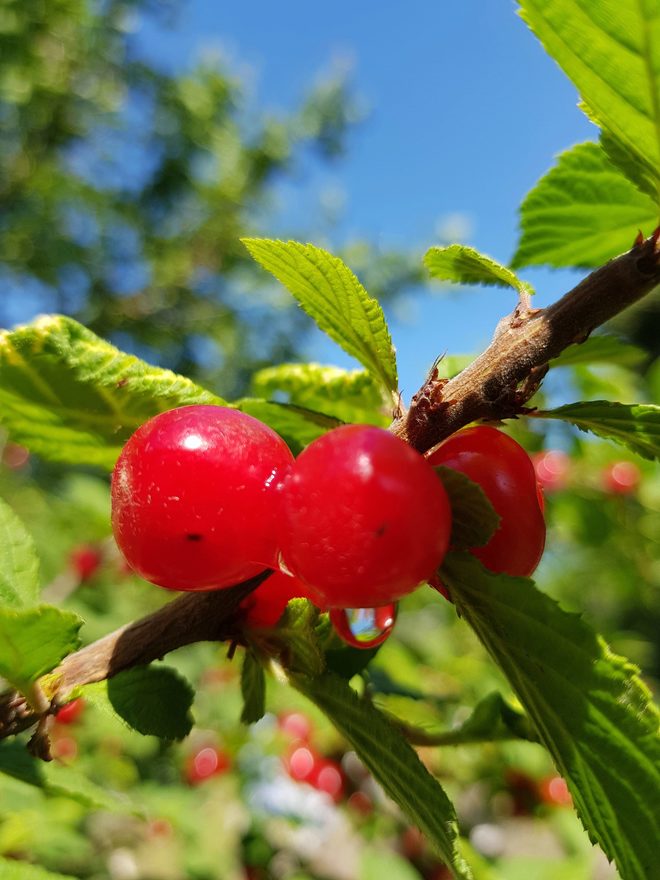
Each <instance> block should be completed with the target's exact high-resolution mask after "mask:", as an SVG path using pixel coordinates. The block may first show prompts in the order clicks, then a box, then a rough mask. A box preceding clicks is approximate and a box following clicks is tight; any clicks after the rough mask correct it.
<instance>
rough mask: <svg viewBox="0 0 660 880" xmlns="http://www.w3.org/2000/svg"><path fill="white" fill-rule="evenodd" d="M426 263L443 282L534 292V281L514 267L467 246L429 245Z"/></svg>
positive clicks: (431, 273) (434, 276)
mask: <svg viewBox="0 0 660 880" xmlns="http://www.w3.org/2000/svg"><path fill="white" fill-rule="evenodd" d="M424 263H425V264H426V268H427V269H428V270H429V273H430V275H431V276H432V277H433V278H438V279H440V280H441V281H450V282H452V283H455V284H487V285H493V286H495V287H512V288H513V289H514V290H515V291H517V292H518V293H526V294H531V293H534V289H533V288H532V286H531V284H528V283H527V282H526V281H521V280H520V278H518V276H517V275H516V274H515V272H512V271H511V269H507V267H506V266H502V265H501V264H500V263H497V262H496V261H495V260H493V259H491V257H487V256H485V254H480V253H479V251H475V249H474V248H471V247H467V246H466V245H462V244H450V245H448V246H447V247H432V248H429V250H428V251H427V252H426V256H425V257H424Z"/></svg>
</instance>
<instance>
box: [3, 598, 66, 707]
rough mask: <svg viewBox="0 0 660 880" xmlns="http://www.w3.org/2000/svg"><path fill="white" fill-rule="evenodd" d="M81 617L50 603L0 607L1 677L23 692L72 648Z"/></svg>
mask: <svg viewBox="0 0 660 880" xmlns="http://www.w3.org/2000/svg"><path fill="white" fill-rule="evenodd" d="M81 626H82V620H81V619H80V618H79V617H78V616H77V615H76V614H72V613H71V612H70V611H61V610H60V609H59V608H55V607H54V606H53V605H39V606H38V607H36V608H28V609H11V608H0V676H2V677H3V678H5V679H6V680H7V681H8V682H10V684H12V685H13V686H14V687H15V688H16V689H17V690H19V691H23V692H25V690H26V689H29V687H30V685H31V684H33V683H34V682H35V681H36V680H37V679H38V678H39V676H41V675H44V674H45V673H46V672H50V670H51V669H54V668H55V667H56V666H57V665H58V663H59V662H60V661H61V660H62V659H63V658H64V657H66V656H67V654H70V653H71V652H72V651H75V650H76V649H77V648H78V646H79V644H80V639H79V638H78V630H79V629H80V627H81Z"/></svg>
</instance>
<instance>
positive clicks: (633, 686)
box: [442, 554, 660, 880]
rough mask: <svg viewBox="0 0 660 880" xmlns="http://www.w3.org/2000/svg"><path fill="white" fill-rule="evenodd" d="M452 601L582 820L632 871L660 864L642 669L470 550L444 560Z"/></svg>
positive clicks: (657, 786)
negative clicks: (495, 666) (500, 672)
mask: <svg viewBox="0 0 660 880" xmlns="http://www.w3.org/2000/svg"><path fill="white" fill-rule="evenodd" d="M442 577H443V580H444V581H445V582H446V583H447V584H448V585H449V586H450V588H451V593H452V597H453V598H454V601H455V603H456V608H457V610H458V611H459V613H460V614H461V616H462V617H463V618H464V619H465V620H466V621H467V622H468V623H469V624H470V625H471V626H472V628H473V629H474V631H475V632H476V634H477V636H478V637H479V639H480V640H481V641H482V642H483V644H484V645H485V647H486V648H487V650H488V651H489V653H490V654H491V656H492V657H493V659H494V660H495V661H496V662H497V664H498V665H499V666H500V667H501V669H502V670H503V672H504V673H505V674H506V676H507V678H508V679H509V682H510V684H511V686H512V688H513V690H514V691H515V693H516V696H517V697H518V699H519V700H520V702H521V704H522V706H523V707H524V709H525V711H526V712H527V714H528V715H529V717H530V720H531V721H532V722H533V724H534V726H535V728H536V731H537V733H538V736H539V738H540V740H541V742H543V744H544V745H545V746H546V748H547V749H548V750H549V752H550V754H551V755H552V757H553V759H554V761H555V763H556V765H557V769H558V770H559V772H560V773H561V775H562V776H563V777H564V778H565V780H566V782H567V783H568V786H569V789H570V792H571V794H572V796H573V800H574V802H575V804H576V807H577V810H578V813H579V815H580V817H581V819H582V822H583V824H584V826H585V828H586V829H587V831H588V832H589V834H590V835H591V836H592V838H594V839H595V840H597V841H598V843H600V845H601V846H602V848H603V850H604V851H605V853H606V855H607V856H608V857H609V858H610V859H614V860H615V861H616V863H617V866H618V868H619V870H620V872H621V876H622V877H625V878H626V880H648V877H650V876H652V874H653V870H654V868H655V866H656V865H657V840H658V835H659V833H660V828H659V826H658V811H657V803H658V797H659V796H660V738H659V736H658V734H659V726H658V721H659V715H658V712H657V710H656V709H655V707H654V706H653V705H652V703H651V702H650V694H649V692H648V689H647V688H646V687H645V686H644V685H643V684H642V682H641V680H640V679H639V677H638V670H637V669H636V668H635V667H634V666H633V665H632V664H630V663H628V662H627V661H626V660H624V659H623V658H621V657H617V656H616V655H614V654H613V653H612V652H611V651H610V650H609V648H608V647H607V646H606V645H605V644H604V642H603V641H602V639H601V638H600V637H599V636H597V635H596V634H595V633H594V632H592V630H590V629H589V627H588V626H587V625H586V624H585V623H584V622H583V621H582V620H581V619H580V617H579V616H578V615H576V614H568V613H566V612H564V611H562V610H561V609H560V608H559V606H558V605H557V604H556V603H555V602H554V601H553V600H552V599H550V598H548V597H547V596H545V595H544V594H543V593H541V592H539V591H538V590H537V589H536V588H535V586H534V584H533V582H532V581H530V580H527V579H525V578H511V577H508V576H506V575H494V574H491V573H490V572H488V571H486V569H484V568H483V567H482V566H481V565H480V563H479V562H478V561H477V560H476V559H475V558H474V557H473V556H472V555H470V554H449V556H448V557H447V558H446V559H445V563H444V565H443V568H442Z"/></svg>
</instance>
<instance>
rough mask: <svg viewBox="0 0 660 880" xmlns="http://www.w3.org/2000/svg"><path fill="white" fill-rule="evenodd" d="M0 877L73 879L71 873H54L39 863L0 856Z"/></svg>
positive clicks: (13, 878)
mask: <svg viewBox="0 0 660 880" xmlns="http://www.w3.org/2000/svg"><path fill="white" fill-rule="evenodd" d="M0 877H2V880H75V878H74V877H73V876H72V875H71V874H55V873H54V872H53V871H47V870H46V868H42V867H41V866H40V865H31V864H29V863H28V862H19V861H16V859H5V858H2V856H0Z"/></svg>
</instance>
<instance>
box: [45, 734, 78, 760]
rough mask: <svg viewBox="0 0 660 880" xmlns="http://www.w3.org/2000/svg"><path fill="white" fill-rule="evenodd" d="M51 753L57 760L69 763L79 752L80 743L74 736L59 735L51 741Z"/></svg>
mask: <svg viewBox="0 0 660 880" xmlns="http://www.w3.org/2000/svg"><path fill="white" fill-rule="evenodd" d="M50 750H51V754H52V756H53V758H55V760H56V761H60V762H61V763H62V764H68V763H70V762H71V761H73V760H75V758H76V756H77V754H78V743H77V742H76V741H75V739H74V738H73V737H72V736H58V737H56V738H55V737H54V738H53V739H52V741H51V747H50Z"/></svg>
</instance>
